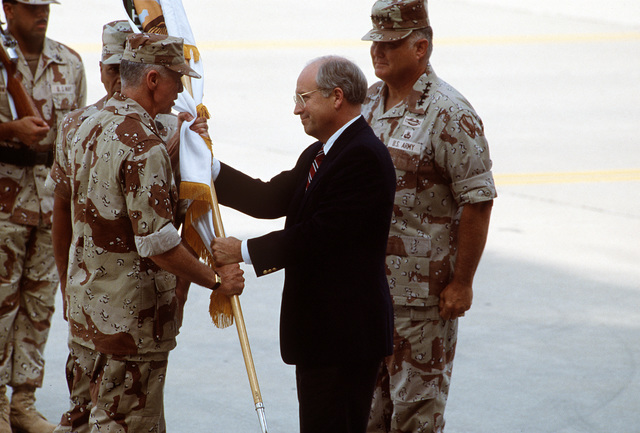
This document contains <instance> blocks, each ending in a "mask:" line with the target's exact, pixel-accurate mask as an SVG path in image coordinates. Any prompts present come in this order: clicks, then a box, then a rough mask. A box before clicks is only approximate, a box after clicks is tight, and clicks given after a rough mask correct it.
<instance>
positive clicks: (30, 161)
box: [0, 146, 53, 167]
mask: <svg viewBox="0 0 640 433" xmlns="http://www.w3.org/2000/svg"><path fill="white" fill-rule="evenodd" d="M0 162H4V163H6V164H13V165H17V166H19V167H33V166H34V165H37V164H44V165H46V166H47V167H51V165H52V164H53V150H49V151H47V152H36V151H34V150H31V149H28V148H21V149H17V148H14V147H4V146H0Z"/></svg>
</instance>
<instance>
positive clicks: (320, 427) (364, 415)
mask: <svg viewBox="0 0 640 433" xmlns="http://www.w3.org/2000/svg"><path fill="white" fill-rule="evenodd" d="M381 362H382V359H378V360H367V361H361V362H360V361H358V362H348V363H344V364H335V365H313V366H306V365H297V366H296V382H297V388H298V403H299V406H300V433H365V431H366V429H367V423H368V421H369V412H370V410H371V399H372V398H373V390H374V388H375V385H376V379H377V376H378V370H379V369H380V364H381Z"/></svg>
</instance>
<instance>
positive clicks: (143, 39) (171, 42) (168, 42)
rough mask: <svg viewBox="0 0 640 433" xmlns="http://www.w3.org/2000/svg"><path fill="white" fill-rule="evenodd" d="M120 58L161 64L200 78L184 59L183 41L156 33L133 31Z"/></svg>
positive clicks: (183, 73)
mask: <svg viewBox="0 0 640 433" xmlns="http://www.w3.org/2000/svg"><path fill="white" fill-rule="evenodd" d="M122 60H128V61H130V62H135V63H147V64H150V65H162V66H164V67H166V68H169V69H171V70H172V71H176V72H178V73H180V74H182V75H188V76H189V77H192V78H201V77H200V75H199V74H198V73H197V72H196V71H194V70H193V69H191V67H190V66H189V64H188V63H187V62H186V61H185V59H184V41H183V39H182V38H178V37H175V36H167V35H160V34H157V33H134V34H132V35H130V36H129V37H127V44H126V46H125V48H124V53H123V54H122Z"/></svg>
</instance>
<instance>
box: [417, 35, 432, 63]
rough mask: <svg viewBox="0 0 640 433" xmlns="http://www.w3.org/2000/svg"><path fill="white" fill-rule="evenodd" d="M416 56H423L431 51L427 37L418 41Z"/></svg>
mask: <svg viewBox="0 0 640 433" xmlns="http://www.w3.org/2000/svg"><path fill="white" fill-rule="evenodd" d="M414 47H415V50H416V51H415V52H416V57H418V58H419V59H420V58H423V57H425V56H426V55H427V51H429V41H428V40H426V39H419V40H418V41H416V43H415V45H414Z"/></svg>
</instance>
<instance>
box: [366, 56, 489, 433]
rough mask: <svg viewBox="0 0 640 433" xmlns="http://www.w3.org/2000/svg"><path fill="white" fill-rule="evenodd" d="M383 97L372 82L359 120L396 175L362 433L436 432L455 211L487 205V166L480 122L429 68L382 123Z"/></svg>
mask: <svg viewBox="0 0 640 433" xmlns="http://www.w3.org/2000/svg"><path fill="white" fill-rule="evenodd" d="M385 94H386V86H385V85H384V84H383V83H382V82H379V83H377V84H374V85H373V86H372V87H371V88H370V89H369V92H368V96H367V100H366V101H365V105H364V106H363V115H364V117H365V118H366V119H367V121H368V122H369V124H370V125H371V127H372V128H373V130H374V132H375V133H376V135H377V136H378V137H379V138H380V139H381V140H382V141H383V142H384V143H385V145H386V146H387V148H388V149H389V152H390V154H391V157H392V159H393V162H394V165H395V167H396V177H397V189H396V198H395V205H394V212H393V217H392V220H391V228H390V233H389V243H388V246H387V259H386V265H387V275H388V279H389V287H390V289H391V295H392V298H393V302H394V311H395V337H394V354H393V355H392V356H391V357H389V358H387V359H386V362H385V364H384V366H383V370H382V374H381V375H380V377H379V383H378V387H377V388H376V392H375V395H374V404H373V409H372V413H371V419H370V424H369V431H370V432H383V431H386V432H393V433H400V432H433V431H436V432H438V431H441V430H442V428H443V426H444V418H443V412H444V406H445V403H446V399H447V395H448V391H449V382H450V376H451V369H452V366H453V357H454V353H455V347H456V335H457V325H458V324H457V320H449V321H444V320H442V319H441V318H440V316H439V311H438V303H439V300H440V298H439V296H440V293H441V291H442V290H443V289H444V288H445V287H446V285H447V284H448V282H449V281H450V279H451V277H452V274H453V268H454V266H455V258H456V246H457V238H456V237H457V226H458V224H459V217H460V213H461V210H462V206H464V205H465V204H467V203H478V202H482V201H486V200H491V199H493V198H494V197H496V191H495V186H494V182H493V176H492V174H491V165H492V164H491V160H490V159H489V148H488V145H487V142H486V140H485V137H484V131H483V125H482V122H481V120H480V119H479V118H478V116H477V115H476V113H475V111H474V110H473V108H472V107H471V105H470V104H469V102H467V100H466V99H464V97H463V96H462V95H460V94H459V93H458V92H457V91H456V90H455V89H453V88H451V87H450V86H449V85H448V84H447V83H445V82H444V81H442V80H440V79H439V78H438V77H437V76H436V74H435V73H434V72H433V69H431V66H429V67H428V70H427V72H426V73H425V74H423V75H422V76H421V77H420V78H419V79H418V81H417V82H416V83H415V85H414V86H413V92H412V93H411V94H410V95H409V96H408V97H407V99H405V100H404V101H403V102H401V103H400V104H398V105H396V106H395V107H392V108H390V109H389V110H388V111H387V112H386V113H385V112H384V98H385Z"/></svg>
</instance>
